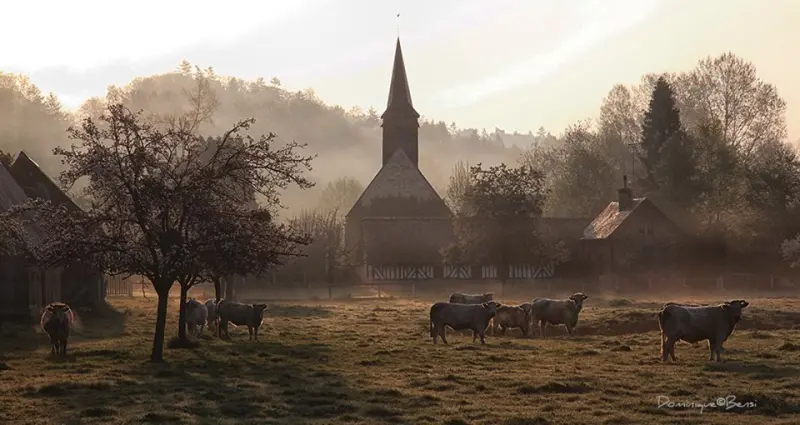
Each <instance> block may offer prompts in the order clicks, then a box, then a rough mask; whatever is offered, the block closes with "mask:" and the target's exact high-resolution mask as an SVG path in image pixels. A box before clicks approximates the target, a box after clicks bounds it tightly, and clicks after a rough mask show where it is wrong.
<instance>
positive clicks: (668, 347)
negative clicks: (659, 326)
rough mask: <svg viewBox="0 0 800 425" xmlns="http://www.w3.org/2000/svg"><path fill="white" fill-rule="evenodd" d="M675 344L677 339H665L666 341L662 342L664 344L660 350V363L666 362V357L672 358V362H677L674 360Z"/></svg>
mask: <svg viewBox="0 0 800 425" xmlns="http://www.w3.org/2000/svg"><path fill="white" fill-rule="evenodd" d="M676 342H677V338H670V337H667V340H666V341H664V344H663V346H662V349H661V361H662V362H666V361H667V356H670V357H672V361H677V360H676V359H675V343H676Z"/></svg>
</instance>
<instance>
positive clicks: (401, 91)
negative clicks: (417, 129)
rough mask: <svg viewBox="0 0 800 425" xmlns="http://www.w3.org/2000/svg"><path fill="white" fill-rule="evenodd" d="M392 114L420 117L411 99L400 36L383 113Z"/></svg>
mask: <svg viewBox="0 0 800 425" xmlns="http://www.w3.org/2000/svg"><path fill="white" fill-rule="evenodd" d="M390 114H403V115H411V116H413V117H414V118H419V113H418V112H417V111H416V110H415V109H414V104H413V103H412V101H411V89H410V88H409V86H408V75H407V74H406V65H405V62H404V61H403V49H402V48H401V47H400V38H398V39H397V46H396V47H395V50H394V66H393V67H392V81H391V83H390V85H389V101H388V102H387V103H386V111H385V112H384V113H383V115H381V118H385V117H386V116H387V115H390Z"/></svg>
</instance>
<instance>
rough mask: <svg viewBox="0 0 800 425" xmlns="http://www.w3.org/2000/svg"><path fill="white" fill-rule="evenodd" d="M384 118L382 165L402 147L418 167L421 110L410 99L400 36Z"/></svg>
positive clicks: (382, 116)
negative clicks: (418, 110)
mask: <svg viewBox="0 0 800 425" xmlns="http://www.w3.org/2000/svg"><path fill="white" fill-rule="evenodd" d="M381 119H382V120H383V124H382V125H381V127H383V165H386V163H387V162H388V161H389V159H390V158H391V157H392V154H394V152H395V151H396V150H397V149H403V151H404V152H405V154H406V156H407V157H408V159H410V160H411V162H412V163H413V164H414V166H415V167H419V122H418V121H417V119H419V113H417V111H416V110H415V109H414V105H413V104H412V102H411V90H410V89H409V87H408V76H407V75H406V66H405V62H404V61H403V49H402V48H401V47H400V38H398V39H397V47H395V51H394V67H393V68H392V81H391V84H390V85H389V101H388V102H387V104H386V111H385V112H384V113H383V115H381Z"/></svg>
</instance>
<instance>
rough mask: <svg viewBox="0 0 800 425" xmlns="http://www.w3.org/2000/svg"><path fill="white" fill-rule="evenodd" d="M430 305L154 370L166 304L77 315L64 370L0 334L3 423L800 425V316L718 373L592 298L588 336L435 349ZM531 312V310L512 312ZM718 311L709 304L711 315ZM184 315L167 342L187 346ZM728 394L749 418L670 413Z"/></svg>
mask: <svg viewBox="0 0 800 425" xmlns="http://www.w3.org/2000/svg"><path fill="white" fill-rule="evenodd" d="M432 301H433V300H400V299H381V300H375V299H372V300H349V301H314V302H311V303H299V302H293V303H287V304H270V307H269V308H268V310H267V313H266V315H265V316H266V318H265V322H264V326H263V327H262V331H261V332H260V339H261V340H260V341H258V342H251V341H248V337H247V329H246V328H244V327H239V328H237V329H234V330H231V336H232V340H231V341H223V340H220V339H217V338H213V337H210V335H206V336H205V337H203V338H201V339H200V341H199V347H198V348H195V349H167V350H166V352H165V358H166V363H164V364H151V363H149V362H148V358H149V353H150V348H151V344H152V335H153V328H154V322H155V299H153V298H150V299H143V298H140V297H136V298H132V299H130V298H124V299H123V298H118V299H113V298H112V299H110V303H111V308H109V309H108V311H105V312H102V314H100V315H95V316H93V317H90V316H88V315H86V316H83V317H82V319H83V327H82V329H81V330H80V331H79V332H76V333H75V334H74V335H73V337H72V339H71V346H70V348H69V354H68V356H67V358H66V359H57V358H53V357H52V356H51V355H50V349H49V346H48V343H47V338H46V336H45V335H44V334H43V333H41V332H37V331H36V330H35V327H32V326H21V325H10V324H8V323H6V324H4V325H3V327H2V328H0V336H2V340H0V424H231V425H232V424H287V425H288V424H291V425H301V424H328V423H334V424H358V423H361V424H374V423H391V424H403V423H407V424H449V425H456V424H500V425H534V424H535V425H545V424H728V425H733V424H747V425H754V424H769V423H776V424H777V423H782V424H790V423H797V417H798V414H800V336H798V328H799V327H800V301H798V300H796V299H751V300H750V301H751V307H750V308H748V309H747V310H746V317H745V320H744V321H743V322H742V323H741V324H740V326H739V327H738V328H737V331H736V332H735V333H734V334H733V335H732V336H731V338H730V339H729V340H728V341H727V343H726V347H725V348H726V350H725V352H724V353H723V359H724V360H725V361H724V362H723V363H711V362H709V361H708V360H707V358H708V349H707V347H706V346H705V344H701V345H700V347H698V348H695V347H691V346H690V345H688V344H685V343H680V344H679V346H678V347H676V354H677V357H678V360H679V361H678V363H677V364H662V363H660V361H659V334H658V331H657V329H658V328H657V323H656V321H655V317H654V315H655V313H656V311H657V308H658V307H659V305H660V304H661V302H662V301H658V300H650V301H647V300H619V299H615V300H610V299H597V298H595V299H591V298H590V299H589V300H587V302H586V306H585V308H584V311H583V312H582V313H581V317H580V322H579V324H578V329H577V334H576V335H575V336H574V337H571V338H570V337H568V336H566V332H565V331H564V329H563V327H561V328H550V329H548V333H549V335H550V336H552V337H550V338H548V339H545V340H541V339H539V338H538V337H536V338H521V337H520V336H519V331H518V330H511V331H509V334H508V336H505V337H500V336H497V337H492V336H491V335H489V336H488V337H487V345H486V346H481V345H480V344H479V343H476V344H473V343H472V337H471V336H469V335H467V334H466V333H456V332H453V331H449V332H448V334H449V335H451V337H450V338H449V342H450V345H442V344H441V343H440V344H439V345H433V343H432V340H431V338H430V333H429V328H428V311H429V307H430V305H431V302H432ZM514 301H520V302H521V301H523V300H514ZM716 301H719V300H714V301H712V302H716ZM177 312H178V309H177V300H172V302H171V304H170V317H169V320H168V323H167V326H168V328H167V329H168V332H167V333H168V335H174V334H175V333H176V330H177V329H176V328H177V325H176V322H177ZM729 395H733V396H735V397H736V402H741V403H744V402H753V403H755V404H756V406H755V407H752V408H747V409H737V408H732V409H729V410H726V409H725V408H724V407H723V408H720V407H714V408H704V409H703V412H702V413H701V412H700V407H699V406H695V407H686V406H684V407H680V406H677V405H676V406H672V408H670V407H668V406H662V407H661V408H659V406H658V400H657V398H658V397H659V396H662V401H663V397H667V398H669V399H670V400H671V401H673V402H678V403H690V402H696V403H703V404H706V403H713V402H714V401H715V400H716V399H717V398H720V397H727V396H729Z"/></svg>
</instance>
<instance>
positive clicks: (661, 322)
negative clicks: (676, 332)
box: [658, 308, 669, 340]
mask: <svg viewBox="0 0 800 425" xmlns="http://www.w3.org/2000/svg"><path fill="white" fill-rule="evenodd" d="M668 318H669V312H668V311H667V309H666V308H665V309H663V310H661V311H659V312H658V329H659V330H661V339H662V340H663V339H664V327H665V326H666V324H667V319H668Z"/></svg>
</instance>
